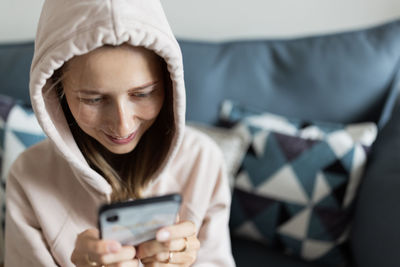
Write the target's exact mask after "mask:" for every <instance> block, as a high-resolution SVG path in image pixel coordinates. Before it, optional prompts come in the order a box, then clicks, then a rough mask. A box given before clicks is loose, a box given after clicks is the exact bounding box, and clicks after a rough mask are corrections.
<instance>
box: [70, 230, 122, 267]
mask: <svg viewBox="0 0 400 267" xmlns="http://www.w3.org/2000/svg"><path fill="white" fill-rule="evenodd" d="M120 248H121V245H120V244H119V243H118V242H116V241H105V240H100V239H99V231H98V230H97V229H88V230H85V231H83V232H82V233H80V234H79V235H78V236H77V239H76V244H75V249H74V251H73V253H72V255H71V261H72V262H73V263H75V264H78V263H82V264H87V261H88V257H89V259H90V260H94V259H96V260H97V259H98V258H99V255H102V254H106V253H112V252H117V251H119V249H120Z"/></svg>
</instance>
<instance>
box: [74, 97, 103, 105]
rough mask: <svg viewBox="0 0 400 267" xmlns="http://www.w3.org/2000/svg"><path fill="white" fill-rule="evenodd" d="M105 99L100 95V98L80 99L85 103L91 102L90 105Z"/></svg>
mask: <svg viewBox="0 0 400 267" xmlns="http://www.w3.org/2000/svg"><path fill="white" fill-rule="evenodd" d="M102 100H103V98H101V97H98V98H80V99H79V101H80V102H83V103H85V104H89V105H95V104H98V103H100V102H101V101H102Z"/></svg>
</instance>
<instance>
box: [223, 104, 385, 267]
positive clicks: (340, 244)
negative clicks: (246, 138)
mask: <svg viewBox="0 0 400 267" xmlns="http://www.w3.org/2000/svg"><path fill="white" fill-rule="evenodd" d="M222 118H223V120H224V121H225V122H226V121H228V122H229V123H235V122H238V123H239V124H242V125H245V126H246V127H247V129H248V134H249V135H250V136H251V144H250V148H249V150H248V152H247V154H246V156H245V158H244V160H243V164H242V166H241V169H240V171H239V173H238V175H237V177H236V181H235V183H234V193H233V197H232V210H231V222H230V226H231V231H232V232H233V234H235V235H240V236H246V237H248V238H253V239H256V240H259V241H260V242H264V243H265V244H267V245H270V246H272V247H278V248H279V247H281V248H283V250H284V251H285V252H287V253H288V254H293V255H296V256H300V257H302V258H303V259H306V260H309V261H315V262H319V263H321V264H325V265H327V266H342V264H344V263H346V261H348V258H347V255H346V254H348V252H347V251H346V250H345V248H346V246H347V244H346V241H347V237H348V233H349V230H350V219H351V215H352V208H353V200H354V197H355V195H356V192H357V188H358V185H359V183H360V180H361V177H362V173H363V169H364V166H365V163H366V159H367V157H366V155H367V152H368V150H369V148H370V147H371V145H372V143H373V142H374V140H375V138H376V135H377V127H376V125H375V123H359V124H349V125H342V124H334V123H326V122H305V121H301V120H297V119H286V118H284V117H281V116H277V115H273V114H270V113H265V112H263V113H253V111H251V110H249V109H245V108H243V107H240V106H238V105H235V104H233V103H232V102H225V103H224V105H223V106H222Z"/></svg>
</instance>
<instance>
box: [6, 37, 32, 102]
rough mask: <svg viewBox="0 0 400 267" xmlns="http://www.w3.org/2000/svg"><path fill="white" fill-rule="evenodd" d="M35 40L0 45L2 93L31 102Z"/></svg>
mask: <svg viewBox="0 0 400 267" xmlns="http://www.w3.org/2000/svg"><path fill="white" fill-rule="evenodd" d="M33 50H34V48H33V42H27V43H18V44H3V45H0V94H4V95H9V96H12V97H14V98H18V99H22V100H24V101H25V102H27V103H29V101H30V100H29V71H30V67H31V61H32V57H33Z"/></svg>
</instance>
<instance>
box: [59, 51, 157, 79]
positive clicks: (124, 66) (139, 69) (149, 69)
mask: <svg viewBox="0 0 400 267" xmlns="http://www.w3.org/2000/svg"><path fill="white" fill-rule="evenodd" d="M66 69H67V70H66V73H65V80H66V82H67V83H74V85H75V86H76V84H79V85H80V86H90V87H113V86H123V87H126V86H127V87H130V86H137V85H139V84H141V83H146V82H149V81H151V80H155V79H158V78H160V75H162V60H161V59H160V58H159V57H158V56H157V55H156V54H155V53H154V52H153V51H150V50H148V49H145V48H143V47H133V46H129V45H122V46H118V47H111V46H104V47H100V48H98V49H96V50H93V51H91V52H89V53H87V54H85V55H81V56H77V57H74V58H73V59H71V60H70V61H69V62H68V63H67V65H66Z"/></svg>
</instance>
